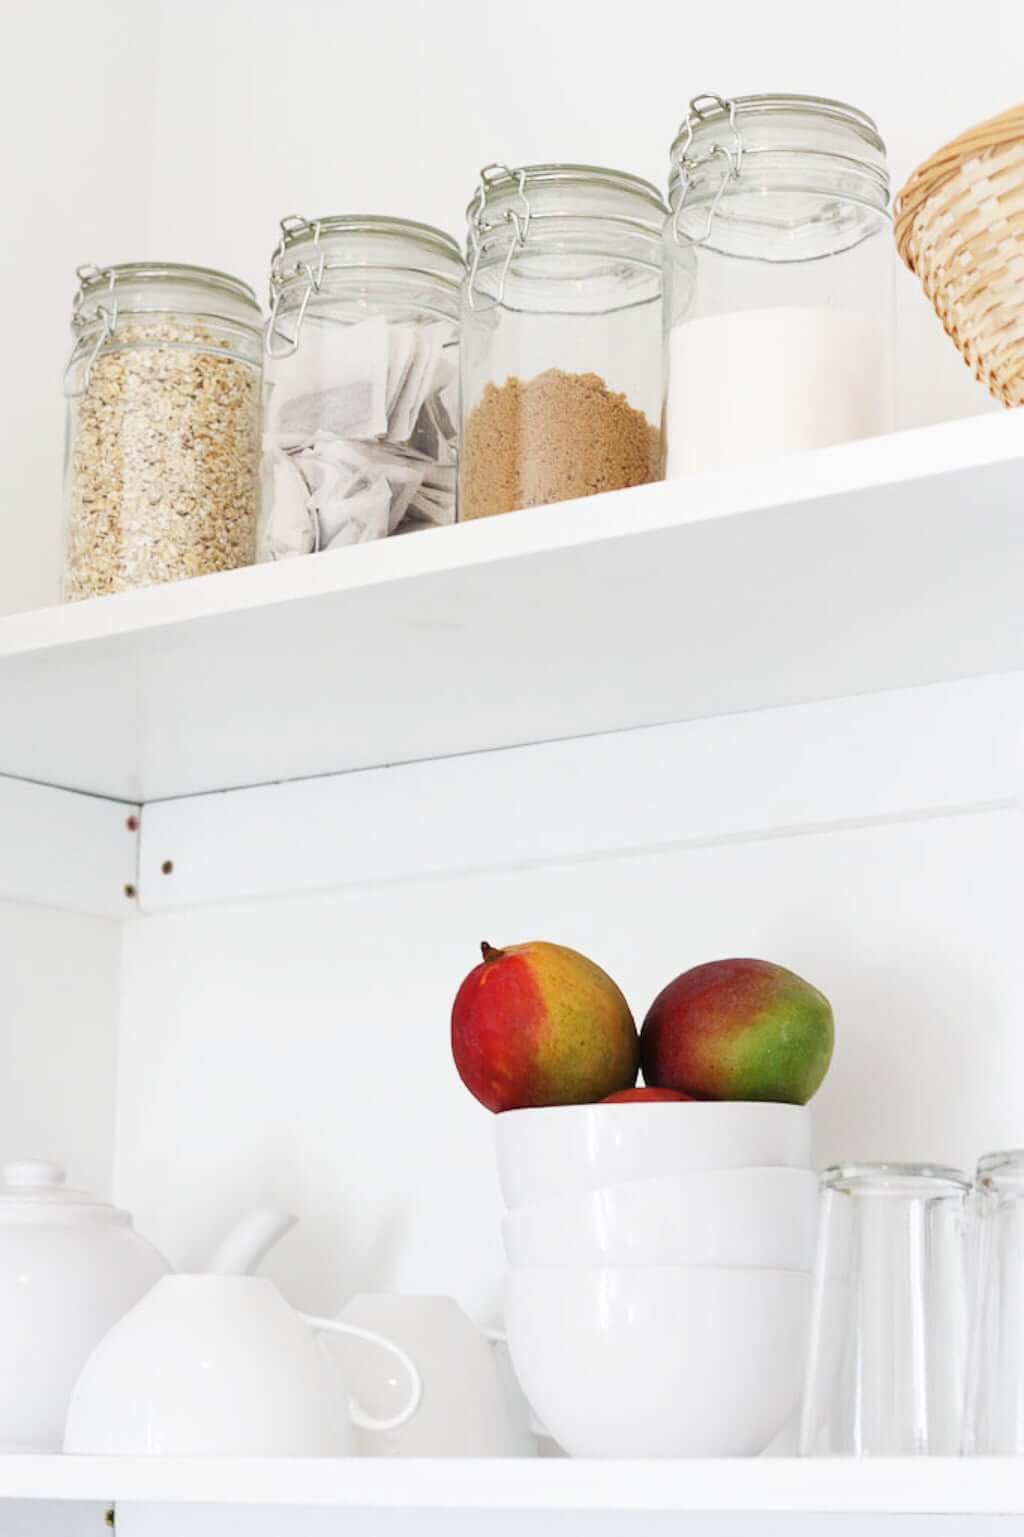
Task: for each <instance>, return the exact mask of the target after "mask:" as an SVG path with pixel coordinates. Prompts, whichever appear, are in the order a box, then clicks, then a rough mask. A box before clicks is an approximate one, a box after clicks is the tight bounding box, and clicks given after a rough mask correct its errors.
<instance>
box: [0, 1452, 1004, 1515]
mask: <svg viewBox="0 0 1024 1537" xmlns="http://www.w3.org/2000/svg"><path fill="white" fill-rule="evenodd" d="M4 1490H7V1491H8V1494H9V1495H15V1496H17V1495H22V1496H24V1495H26V1494H28V1493H32V1492H35V1493H36V1494H38V1493H39V1492H41V1491H43V1490H48V1491H49V1494H50V1497H51V1498H53V1499H57V1498H62V1499H66V1500H83V1499H90V1500H96V1499H100V1498H101V1497H102V1498H103V1499H104V1500H110V1499H116V1501H117V1504H118V1524H119V1525H120V1520H121V1516H122V1514H123V1513H125V1512H128V1511H131V1510H132V1509H133V1507H138V1506H151V1507H156V1506H158V1505H164V1506H166V1507H170V1510H169V1512H168V1519H169V1518H170V1513H171V1512H173V1511H174V1510H175V1509H176V1512H177V1516H178V1520H179V1529H180V1527H181V1526H189V1529H191V1526H190V1521H191V1514H192V1511H193V1510H197V1509H202V1510H206V1511H212V1510H213V1509H214V1508H219V1509H221V1510H222V1511H224V1508H225V1507H231V1506H235V1507H247V1508H248V1514H249V1515H250V1516H251V1517H252V1519H253V1520H254V1522H255V1521H256V1520H257V1512H256V1510H255V1509H254V1508H253V1507H256V1506H261V1505H262V1506H265V1507H268V1508H270V1509H271V1510H274V1509H275V1508H276V1516H277V1519H278V1521H281V1520H282V1519H283V1517H282V1512H281V1507H282V1506H291V1507H299V1506H305V1507H306V1508H307V1509H310V1510H311V1509H313V1508H315V1507H321V1508H324V1509H327V1510H333V1511H334V1512H335V1519H337V1518H338V1516H339V1514H340V1513H341V1512H347V1513H349V1516H350V1518H352V1519H356V1520H359V1521H362V1520H363V1519H364V1518H366V1517H368V1516H369V1515H371V1514H372V1513H374V1512H376V1513H377V1514H378V1515H383V1514H385V1513H387V1512H405V1513H406V1514H407V1515H408V1514H415V1515H417V1516H418V1517H419V1518H420V1519H422V1520H423V1521H424V1522H426V1523H431V1522H432V1521H440V1520H443V1519H446V1518H454V1517H455V1516H456V1514H459V1513H462V1514H466V1515H472V1516H473V1517H474V1518H475V1519H477V1520H479V1519H480V1518H481V1516H486V1517H487V1518H488V1519H497V1520H499V1521H500V1520H501V1519H502V1518H506V1519H507V1518H508V1517H509V1516H511V1515H512V1514H513V1513H519V1514H527V1513H530V1512H534V1513H544V1514H546V1515H549V1516H556V1515H559V1514H571V1513H576V1514H586V1515H588V1516H590V1517H591V1518H600V1516H601V1515H602V1514H610V1513H612V1512H619V1513H623V1514H628V1515H631V1516H633V1518H634V1519H639V1518H649V1517H654V1516H657V1515H659V1514H665V1515H672V1516H673V1517H674V1518H675V1519H676V1520H677V1521H678V1519H679V1517H680V1516H684V1517H687V1518H692V1517H693V1516H694V1515H699V1514H700V1513H704V1514H707V1515H719V1516H728V1515H730V1514H735V1513H738V1512H745V1513H749V1514H756V1515H759V1516H761V1517H762V1518H765V1519H768V1520H769V1522H770V1521H771V1518H772V1517H773V1516H779V1515H786V1516H794V1515H819V1514H821V1513H823V1512H834V1513H835V1514H837V1515H868V1514H891V1515H896V1514H899V1515H907V1516H914V1515H916V1514H918V1513H921V1514H926V1513H929V1512H931V1513H947V1514H950V1515H957V1514H968V1513H969V1514H974V1515H977V1516H980V1517H983V1518H984V1517H992V1516H997V1515H1009V1514H1014V1515H1017V1516H1019V1515H1020V1513H1021V1510H1022V1506H1024V1484H1022V1482H1021V1478H1020V1468H1019V1464H1018V1463H1015V1462H1014V1461H1013V1459H1010V1458H1003V1459H993V1460H991V1461H988V1460H983V1459H975V1458H972V1459H961V1458H954V1457H934V1458H929V1459H928V1460H927V1462H925V1461H924V1460H923V1459H921V1458H912V1457H871V1458H868V1459H862V1460H858V1459H854V1458H829V1459H826V1458H805V1459H800V1458H775V1459H773V1458H764V1457H762V1458H740V1459H709V1458H690V1459H686V1460H678V1461H675V1460H671V1459H663V1460H659V1461H651V1462H633V1461H614V1460H610V1461H599V1462H592V1461H586V1460H580V1461H571V1460H569V1459H559V1460H549V1459H531V1458H521V1457H518V1458H517V1457H513V1458H499V1459H486V1458H476V1459H471V1458H423V1459H412V1460H408V1461H407V1460H401V1459H396V1458H390V1459H386V1460H382V1459H379V1458H359V1457H356V1458H347V1459H346V1458H329V1457H316V1458H292V1457H264V1458H238V1457H77V1456H76V1457H35V1458H27V1457H21V1456H16V1457H10V1458H3V1459H2V1460H0V1494H2V1492H3V1491H4ZM182 1507H186V1509H183V1508H182ZM154 1514H155V1510H154ZM287 1519H290V1517H289V1518H287ZM268 1520H269V1517H268ZM257 1529H258V1530H260V1531H264V1530H268V1529H269V1528H267V1527H266V1526H264V1525H259V1526H258V1528H257ZM317 1529H318V1530H324V1529H325V1528H323V1527H319V1528H317ZM779 1529H780V1530H781V1528H779Z"/></svg>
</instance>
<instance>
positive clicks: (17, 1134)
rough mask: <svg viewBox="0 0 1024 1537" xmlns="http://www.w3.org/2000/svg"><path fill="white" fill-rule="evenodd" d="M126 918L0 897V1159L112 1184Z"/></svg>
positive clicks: (100, 1187)
mask: <svg viewBox="0 0 1024 1537" xmlns="http://www.w3.org/2000/svg"><path fill="white" fill-rule="evenodd" d="M120 963H121V924H120V923H118V922H116V921H115V920H113V919H107V918H87V917H83V916H81V915H78V914H74V913H58V912H53V911H50V910H49V909H47V908H42V907H29V906H22V905H14V904H10V903H0V1042H2V1064H3V1065H2V1069H0V1164H3V1163H7V1162H9V1161H11V1160H16V1159H22V1158H48V1159H56V1160H57V1161H59V1162H62V1163H64V1164H66V1165H67V1168H68V1170H69V1173H70V1177H71V1180H72V1182H73V1183H74V1184H75V1185H77V1186H79V1187H80V1188H85V1189H87V1190H93V1191H97V1192H99V1193H101V1194H104V1193H109V1190H110V1185H111V1171H112V1166H113V1150H114V1089H115V1059H116V1043H117V1022H118V994H119V984H120Z"/></svg>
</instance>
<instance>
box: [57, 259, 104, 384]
mask: <svg viewBox="0 0 1024 1537" xmlns="http://www.w3.org/2000/svg"><path fill="white" fill-rule="evenodd" d="M75 276H76V277H77V279H78V292H77V293H76V294H75V299H74V305H73V307H72V312H71V327H72V330H73V331H75V332H76V333H82V332H84V331H85V330H86V329H87V328H88V326H89V325H91V324H92V321H93V319H94V318H95V319H96V320H98V321H100V327H99V330H98V332H97V334H96V340H95V341H94V342H93V344H92V347H91V348H90V349H89V355H88V357H87V358H86V360H85V371H84V373H83V375H82V387H81V389H78V390H74V389H72V388H71V373H72V369H73V368H75V367H76V366H77V364H78V363H80V362H81V359H80V358H76V356H75V354H76V352H77V351H78V343H77V341H76V343H75V345H74V346H73V347H72V349H71V356H70V358H69V359H68V363H67V367H66V368H65V370H64V380H63V386H64V396H65V398H66V399H67V400H78V399H80V398H81V396H83V395H84V394H85V392H86V390H88V388H89V385H90V384H91V383H92V371H93V368H94V367H95V364H96V359H97V358H98V357H99V355H100V353H101V352H102V351H103V348H104V347H105V346H106V345H107V342H108V341H109V340H110V338H111V337H112V336H113V334H114V327H115V326H116V325H117V295H116V294H115V292H114V290H115V288H116V287H117V273H116V272H115V271H114V269H113V268H112V267H96V266H93V265H91V264H87V265H86V266H84V267H76V268H75ZM96 278H106V279H107V295H108V302H107V303H106V304H97V306H96V309H95V311H94V313H93V315H92V316H90V318H89V320H84V319H83V318H82V305H83V304H84V302H85V286H86V284H87V283H91V282H93V281H94V280H95V279H96Z"/></svg>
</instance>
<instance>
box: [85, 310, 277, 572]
mask: <svg viewBox="0 0 1024 1537" xmlns="http://www.w3.org/2000/svg"><path fill="white" fill-rule="evenodd" d="M230 347H231V344H230V342H229V341H227V340H225V339H223V338H222V337H219V336H216V335H214V334H213V333H212V332H211V331H210V330H209V329H208V328H207V327H206V326H204V325H203V324H202V323H201V322H200V321H197V320H189V319H188V318H186V317H182V318H181V319H173V318H169V317H166V316H162V317H160V318H159V319H153V320H142V319H137V320H134V321H131V322H122V323H121V324H119V325H118V326H117V329H116V332H115V334H114V336H113V337H112V338H111V339H110V340H109V341H108V344H107V346H106V347H105V348H104V349H103V350H101V351H100V353H99V355H98V356H97V357H96V358H95V360H94V362H93V364H92V367H91V368H90V369H89V370H88V371H87V378H86V380H85V387H84V392H83V393H82V395H81V396H80V397H79V398H78V399H77V401H76V402H75V414H74V417H73V419H72V428H71V440H70V451H69V464H68V475H69V495H68V522H67V533H66V544H65V568H64V596H65V598H68V599H75V598H91V597H95V596H97V595H99V594H102V593H111V592H120V591H123V590H124V589H126V588H131V587H146V586H150V585H151V584H153V583H156V582H173V581H178V580H179V579H180V578H182V577H189V576H203V575H206V574H207V573H209V572H212V571H227V570H231V569H232V568H234V567H236V566H246V565H251V564H252V562H253V561H254V560H255V558H256V515H257V498H258V490H259V460H260V369H259V366H258V364H256V363H253V362H249V361H246V359H244V358H241V357H238V356H236V355H233V354H232V352H231V351H230Z"/></svg>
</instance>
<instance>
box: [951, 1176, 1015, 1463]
mask: <svg viewBox="0 0 1024 1537" xmlns="http://www.w3.org/2000/svg"><path fill="white" fill-rule="evenodd" d="M973 1204H974V1234H973V1243H972V1254H971V1259H972V1267H971V1268H972V1278H971V1279H972V1284H971V1302H972V1307H971V1339H970V1348H969V1352H968V1362H967V1402H966V1409H965V1413H964V1436H963V1450H964V1452H965V1453H967V1454H969V1455H970V1454H974V1455H976V1456H981V1457H992V1456H1000V1455H1002V1456H1006V1455H1011V1456H1012V1455H1014V1454H1019V1453H1024V1151H1021V1150H1016V1151H1013V1152H1009V1153H989V1154H988V1155H987V1157H985V1158H982V1159H981V1161H980V1162H979V1164H978V1174H977V1180H976V1182H975V1189H974V1203H973Z"/></svg>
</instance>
